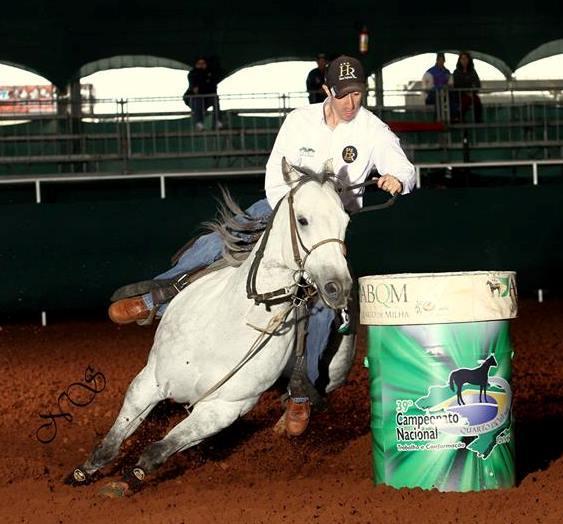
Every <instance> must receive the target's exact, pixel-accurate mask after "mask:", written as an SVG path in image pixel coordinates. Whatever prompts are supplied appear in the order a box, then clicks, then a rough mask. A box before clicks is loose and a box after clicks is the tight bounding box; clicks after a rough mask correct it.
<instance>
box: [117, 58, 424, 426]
mask: <svg viewBox="0 0 563 524" xmlns="http://www.w3.org/2000/svg"><path fill="white" fill-rule="evenodd" d="M365 86H366V82H365V75H364V71H363V68H362V65H361V63H360V62H359V61H358V60H356V59H355V58H352V57H348V56H340V57H338V58H337V59H335V60H334V61H332V62H331V63H330V64H329V66H328V68H327V70H326V76H325V84H324V85H323V90H324V91H325V93H326V94H327V99H326V100H325V101H324V102H323V103H319V104H311V105H309V106H304V107H300V108H298V109H295V110H294V111H292V112H291V113H289V114H288V115H287V118H286V119H285V121H284V123H283V125H282V126H281V128H280V131H279V133H278V136H277V138H276V141H275V143H274V147H273V149H272V153H271V154H270V158H269V160H268V162H267V164H266V178H265V191H266V197H267V198H265V199H263V200H260V201H258V202H256V203H255V204H253V205H252V206H251V207H250V208H248V209H247V210H246V213H247V214H248V215H250V216H252V217H255V218H258V217H260V218H263V217H267V216H268V215H269V214H270V213H271V211H272V209H273V208H274V207H275V205H276V203H277V202H278V201H279V200H281V199H282V198H283V197H284V195H285V194H286V193H287V191H288V189H289V188H288V186H287V185H286V184H285V183H284V180H283V175H282V168H281V161H282V158H283V157H285V158H286V159H287V161H288V162H289V163H290V164H292V165H296V166H300V167H304V168H308V169H309V170H311V171H313V172H321V171H322V170H323V169H324V168H325V166H326V165H327V161H330V164H331V167H332V169H333V170H334V173H335V174H336V176H337V177H338V178H340V179H341V180H343V181H344V182H346V183H348V184H350V185H353V184H358V183H361V182H364V181H365V179H366V177H367V176H368V175H369V173H370V172H371V171H372V169H373V168H376V169H377V171H378V172H379V173H380V174H381V175H382V176H381V177H380V178H379V180H378V182H377V185H378V186H379V187H380V188H381V189H383V190H385V191H387V192H389V193H391V194H399V193H403V194H404V193H408V192H409V191H410V190H411V189H412V187H413V185H414V167H413V165H412V164H411V163H410V162H409V161H408V159H407V157H406V156H405V154H404V152H403V150H402V149H401V146H400V145H399V139H398V138H397V137H396V136H395V135H394V134H393V133H392V132H391V130H390V129H389V127H388V126H387V125H386V124H384V123H383V122H382V121H381V120H380V119H379V118H377V117H376V116H375V115H373V114H372V113H371V112H370V111H368V110H367V109H365V108H364V107H362V99H363V97H364V94H365ZM342 195H343V196H342V200H343V204H344V207H345V208H346V210H348V211H355V210H358V209H360V208H361V207H362V190H361V189H357V190H354V191H348V192H344V193H343V194H342ZM222 249H223V245H222V241H221V239H220V236H219V235H218V233H210V234H207V235H204V236H201V237H199V238H198V239H197V240H196V241H195V242H194V243H193V244H192V245H190V246H189V248H188V249H186V250H185V251H184V253H183V254H182V255H181V257H180V258H179V260H178V261H177V263H176V265H175V266H174V267H172V268H171V269H170V270H168V271H167V272H165V273H163V274H161V275H158V276H157V277H155V280H163V279H171V278H175V277H178V275H181V274H184V273H189V272H192V271H194V270H195V269H199V268H201V267H205V266H208V265H209V264H211V263H212V262H214V261H216V260H218V259H219V258H221V255H222ZM153 296H155V295H154V294H152V295H151V293H146V294H144V295H142V296H136V297H131V298H124V299H122V300H118V301H116V302H114V303H113V304H112V305H111V306H110V308H109V316H110V318H111V319H112V320H113V321H114V322H116V323H118V324H126V323H129V322H134V321H137V322H139V321H141V322H142V321H143V320H146V319H147V318H148V317H149V315H150V313H151V311H152V310H153V308H154V307H155V303H154V301H153ZM157 305H158V313H157V316H161V315H162V313H163V312H164V309H165V307H166V304H163V305H159V304H157ZM334 316H335V315H334V312H333V311H332V310H331V309H329V308H328V307H326V306H324V305H323V304H322V303H321V302H319V303H317V304H316V305H315V307H314V308H313V310H312V314H311V317H310V320H309V326H308V337H307V367H308V375H309V378H310V380H311V382H312V383H314V382H315V380H316V379H317V378H318V366H319V359H320V357H321V355H322V352H323V351H324V349H325V348H326V345H327V343H328V338H329V335H330V331H331V325H332V323H333V320H334ZM309 415H310V402H309V399H307V398H290V399H289V401H288V407H287V410H286V417H285V422H286V430H287V432H288V433H289V434H290V435H300V434H301V433H303V431H305V429H306V428H307V424H308V420H309Z"/></svg>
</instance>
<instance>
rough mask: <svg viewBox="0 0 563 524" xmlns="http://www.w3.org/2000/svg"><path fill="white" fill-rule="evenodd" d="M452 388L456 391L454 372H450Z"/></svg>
mask: <svg viewBox="0 0 563 524" xmlns="http://www.w3.org/2000/svg"><path fill="white" fill-rule="evenodd" d="M450 389H451V390H452V391H455V388H454V374H453V372H452V373H450Z"/></svg>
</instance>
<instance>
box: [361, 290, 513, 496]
mask: <svg viewBox="0 0 563 524" xmlns="http://www.w3.org/2000/svg"><path fill="white" fill-rule="evenodd" d="M495 293H496V292H495ZM501 293H502V289H501ZM407 299H409V300H410V296H409V293H408V287H407ZM511 361H512V345H511V343H510V336H509V323H508V321H507V320H493V321H484V322H464V323H449V324H431V325H405V326H371V327H369V328H368V364H369V371H370V395H371V400H372V404H371V406H372V424H371V426H372V434H373V441H374V453H373V460H374V471H375V480H376V482H384V483H386V484H389V485H391V486H395V487H422V488H426V489H431V488H438V489H440V490H443V491H469V490H480V489H492V488H499V487H511V486H513V485H514V438H513V427H512V417H511V409H512V391H511V386H510V378H511Z"/></svg>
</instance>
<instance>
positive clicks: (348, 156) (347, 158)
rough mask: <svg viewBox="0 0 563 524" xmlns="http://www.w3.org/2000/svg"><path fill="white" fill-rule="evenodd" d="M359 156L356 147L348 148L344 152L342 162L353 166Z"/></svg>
mask: <svg viewBox="0 0 563 524" xmlns="http://www.w3.org/2000/svg"><path fill="white" fill-rule="evenodd" d="M357 156H358V150H357V149H356V148H355V147H354V146H346V147H345V148H344V149H343V150H342V160H344V162H346V163H347V164H351V163H352V162H353V161H354V160H356V157H357Z"/></svg>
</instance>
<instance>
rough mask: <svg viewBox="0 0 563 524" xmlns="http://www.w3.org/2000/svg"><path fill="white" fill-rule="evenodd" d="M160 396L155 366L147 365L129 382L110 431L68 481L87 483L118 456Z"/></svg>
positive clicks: (71, 482)
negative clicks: (154, 370) (155, 376)
mask: <svg viewBox="0 0 563 524" xmlns="http://www.w3.org/2000/svg"><path fill="white" fill-rule="evenodd" d="M160 400H162V398H161V396H160V394H159V390H158V386H157V384H156V380H155V378H154V373H153V370H152V369H149V368H148V367H145V368H144V369H143V370H142V371H141V372H140V373H139V374H138V375H137V376H136V377H135V378H134V379H133V380H132V381H131V384H129V387H128V388H127V393H126V394H125V399H124V401H123V406H122V407H121V410H120V412H119V415H118V416H117V418H116V420H115V422H114V423H113V426H112V427H111V429H110V430H109V432H108V434H107V435H106V436H105V437H104V439H103V440H102V441H101V442H100V443H99V444H98V446H96V448H95V449H94V450H93V451H92V453H91V455H90V456H89V457H88V460H86V462H85V463H84V464H83V465H82V466H79V467H78V468H76V469H75V470H74V472H73V473H71V474H70V475H69V476H68V477H67V479H66V482H67V483H70V484H75V485H79V484H86V483H88V481H89V480H90V479H91V477H92V475H93V474H94V473H96V472H97V471H98V470H99V469H101V468H102V467H103V466H105V465H106V464H108V463H109V462H111V461H112V460H113V459H114V458H115V457H116V456H117V454H118V453H119V448H120V446H121V444H122V443H123V441H124V440H125V439H126V438H128V437H129V436H130V435H131V434H132V433H133V432H134V431H135V430H136V429H137V428H138V427H139V425H140V424H141V422H142V421H143V420H144V419H145V418H146V416H147V415H148V414H149V412H150V411H151V410H152V408H153V407H154V406H155V405H156V404H157V403H158V402H159V401H160Z"/></svg>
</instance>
